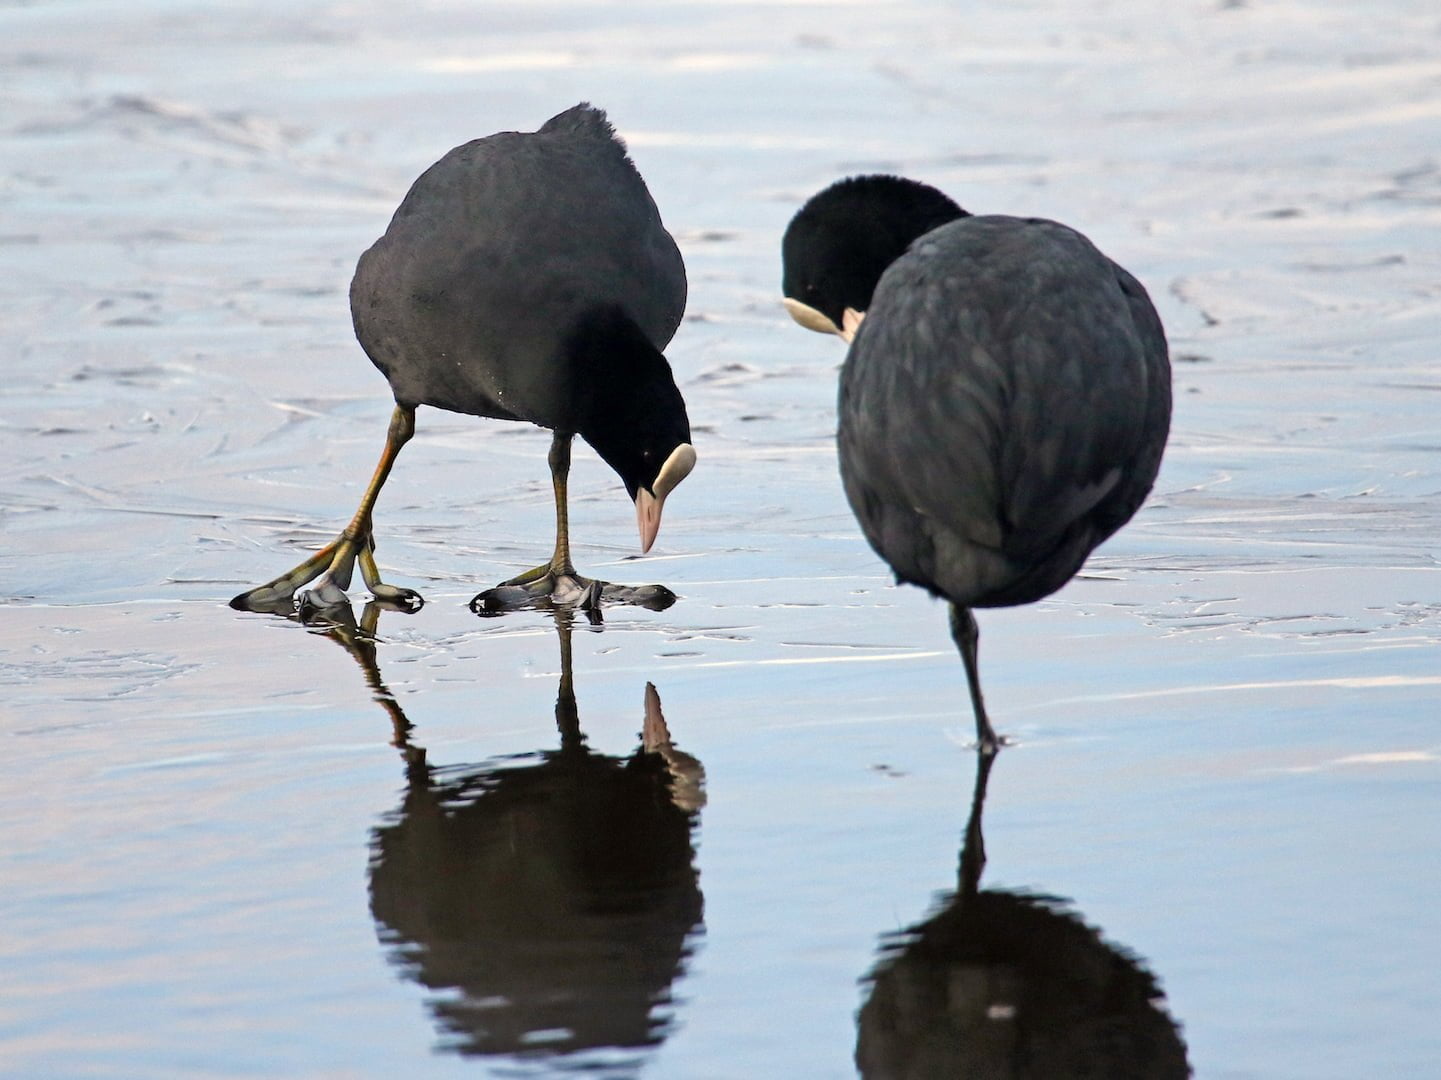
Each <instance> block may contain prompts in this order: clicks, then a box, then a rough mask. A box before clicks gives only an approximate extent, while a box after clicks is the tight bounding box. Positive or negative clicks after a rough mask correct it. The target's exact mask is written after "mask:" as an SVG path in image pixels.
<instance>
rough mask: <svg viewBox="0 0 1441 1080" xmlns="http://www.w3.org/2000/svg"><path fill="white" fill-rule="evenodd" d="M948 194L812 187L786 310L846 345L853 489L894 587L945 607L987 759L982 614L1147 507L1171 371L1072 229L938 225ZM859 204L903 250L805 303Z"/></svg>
mask: <svg viewBox="0 0 1441 1080" xmlns="http://www.w3.org/2000/svg"><path fill="white" fill-rule="evenodd" d="M938 195H939V193H937V192H935V191H934V189H930V188H927V187H925V186H924V185H920V184H917V183H915V182H914V181H900V180H897V178H894V177H863V178H857V179H852V180H847V181H843V182H841V183H840V184H837V185H834V186H833V187H832V188H829V189H827V190H826V191H823V192H822V193H820V194H819V195H817V196H815V197H814V198H813V199H812V200H811V201H810V202H809V203H807V204H806V206H805V207H804V208H803V209H802V210H801V212H800V213H799V214H797V216H796V219H795V221H793V222H792V225H791V228H790V229H789V230H788V233H787V238H786V245H785V248H784V254H785V260H786V270H785V275H786V276H785V281H786V295H787V307H788V308H789V309H790V310H791V312H792V314H793V315H795V316H796V318H797V321H798V322H801V323H802V324H803V325H806V326H810V327H812V328H815V329H830V330H833V331H834V332H836V333H840V334H841V335H842V336H843V337H847V339H848V340H851V339H853V340H852V343H851V347H850V351H849V353H848V354H847V357H846V361H845V365H844V367H843V368H842V371H841V380H840V400H839V432H838V446H839V454H840V466H841V478H842V482H843V484H844V486H845V491H846V496H847V498H848V499H849V501H850V504H851V507H852V509H853V510H854V511H855V514H856V517H857V519H858V520H859V522H860V524H861V528H862V530H863V531H864V533H865V535H866V538H867V539H868V540H869V541H870V543H871V546H872V547H874V548H875V550H876V551H877V553H878V554H880V556H881V557H882V558H883V559H885V560H886V561H887V562H888V563H889V564H890V565H891V568H892V569H893V570H894V571H895V574H896V577H897V579H898V580H899V581H902V582H910V583H912V584H916V585H920V586H921V587H922V588H925V589H927V590H929V591H930V592H931V593H933V594H934V595H936V596H939V597H942V598H944V599H946V600H948V601H949V602H950V604H951V609H952V629H953V633H954V635H955V637H956V640H957V644H958V646H959V647H960V650H961V653H962V656H963V658H964V659H965V662H966V667H967V673H968V677H969V681H970V687H971V695H972V704H973V707H974V710H975V714H976V724H977V732H978V734H979V737H980V740H981V744H982V746H983V748H993V747H994V746H995V745H996V739H995V735H994V732H993V731H992V729H991V726H990V722H989V720H988V719H987V717H986V713H985V709H984V705H983V703H982V700H981V693H980V683H979V674H978V671H977V668H976V637H977V633H978V632H977V629H976V625H975V619H974V616H973V615H972V614H971V609H972V608H978V607H1003V606H1009V605H1013V604H1025V603H1030V602H1032V601H1035V600H1039V599H1040V598H1042V597H1044V596H1047V595H1049V594H1050V593H1052V592H1054V591H1055V590H1056V589H1058V588H1060V587H1061V586H1062V585H1064V584H1065V583H1066V582H1067V581H1069V580H1070V579H1071V577H1072V576H1074V575H1075V573H1076V572H1077V571H1078V570H1079V569H1080V567H1081V565H1082V563H1083V562H1084V561H1085V559H1086V557H1087V556H1088V555H1089V554H1090V552H1091V551H1092V550H1093V549H1094V548H1095V547H1096V546H1097V545H1098V544H1100V543H1101V542H1102V541H1103V540H1105V539H1106V538H1107V537H1108V536H1110V535H1111V534H1112V533H1114V532H1115V531H1116V530H1117V529H1119V528H1120V527H1121V526H1122V525H1123V524H1125V523H1126V522H1127V521H1128V520H1129V519H1130V518H1131V516H1132V515H1133V514H1134V513H1135V512H1136V510H1137V508H1138V507H1139V506H1140V505H1141V503H1142V501H1143V500H1144V499H1145V497H1146V495H1147V493H1148V492H1149V491H1150V490H1151V486H1152V484H1153V483H1154V481H1155V478H1156V473H1157V471H1158V469H1159V468H1160V463H1161V455H1162V451H1163V450H1164V448H1165V443H1166V435H1167V432H1168V429H1169V426H1170V411H1171V380H1170V362H1169V360H1168V358H1167V348H1166V338H1165V333H1164V331H1163V329H1162V326H1161V322H1160V318H1159V317H1158V316H1157V314H1156V311H1155V308H1154V307H1153V306H1152V304H1151V301H1150V298H1149V297H1148V296H1147V294H1146V290H1145V289H1144V288H1143V287H1142V286H1141V284H1140V283H1139V282H1138V281H1137V280H1136V279H1135V278H1134V277H1132V276H1131V275H1130V274H1129V273H1128V272H1127V271H1126V270H1124V269H1123V268H1121V267H1120V266H1118V265H1117V264H1116V263H1114V262H1112V261H1111V260H1110V259H1108V258H1107V257H1106V256H1105V255H1103V254H1101V252H1100V251H1098V250H1097V249H1096V248H1095V246H1094V245H1092V244H1091V242H1090V241H1089V240H1087V239H1086V238H1085V237H1084V236H1082V235H1081V234H1080V233H1078V232H1076V231H1075V230H1073V229H1070V228H1067V227H1066V226H1064V225H1060V224H1057V223H1056V222H1053V221H1046V220H1043V219H1039V218H1015V217H1003V216H984V217H973V216H971V215H968V214H966V213H965V212H964V211H962V210H961V209H960V208H959V207H955V206H954V204H951V205H952V207H953V208H954V210H953V213H952V214H951V217H950V219H949V220H948V221H946V222H945V223H944V224H940V225H939V226H937V225H935V224H934V218H935V215H936V206H937V203H938V200H937V198H936V196H938ZM838 196H843V198H840V197H838ZM942 198H943V197H942ZM858 199H859V200H861V201H865V200H867V199H869V200H872V201H874V202H876V203H877V204H878V205H879V206H882V207H884V211H885V215H886V216H887V217H888V218H890V219H893V220H904V219H905V218H906V217H907V216H909V217H910V218H911V220H912V221H913V228H912V238H911V241H910V243H909V245H908V246H907V247H906V249H905V251H904V254H901V255H899V256H898V257H896V258H895V259H894V261H892V262H889V263H885V262H884V261H883V260H884V256H883V254H881V255H878V256H876V257H874V258H873V259H871V260H870V261H869V262H866V261H865V259H864V258H858V259H857V260H856V264H855V265H853V266H852V269H851V275H852V277H859V276H860V275H859V273H858V271H857V268H858V267H861V268H866V269H868V271H869V274H870V275H871V276H870V279H869V286H870V287H869V288H867V287H864V283H863V284H862V285H861V286H854V285H853V286H852V291H851V292H850V293H849V294H847V295H840V296H836V295H834V294H833V293H832V294H828V293H827V292H826V291H825V290H821V291H820V292H819V293H817V292H815V291H810V292H807V289H808V287H809V286H811V285H812V284H813V283H814V282H817V281H822V282H823V281H825V280H827V279H828V275H830V279H831V280H834V275H832V274H830V271H829V268H828V266H827V263H826V260H827V259H828V258H829V257H831V255H832V253H833V252H834V251H835V250H837V245H836V243H835V242H834V241H833V240H829V239H827V238H828V237H831V236H832V235H834V234H838V233H839V234H845V233H848V232H851V231H853V230H855V229H858V228H859V229H864V228H866V227H867V222H868V221H870V220H874V219H876V218H877V217H879V216H881V215H880V211H872V212H871V213H870V214H869V215H862V214H858V213H857V212H856V211H855V210H854V204H855V203H856V201H857V200H858ZM857 250H859V249H857ZM876 250H881V246H880V245H876ZM858 304H859V305H861V306H860V307H857V305H858Z"/></svg>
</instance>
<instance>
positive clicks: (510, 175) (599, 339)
mask: <svg viewBox="0 0 1441 1080" xmlns="http://www.w3.org/2000/svg"><path fill="white" fill-rule="evenodd" d="M685 301H686V277H685V264H684V263H683V262H682V261H681V256H680V251H679V250H678V249H677V248H676V245H675V241H674V240H673V239H671V236H670V234H669V233H668V232H666V229H665V226H664V225H662V224H661V220H660V214H659V212H658V211H657V210H656V206H655V203H654V202H653V201H652V199H651V197H650V192H649V191H648V190H647V189H646V186H645V182H644V181H643V180H642V179H641V177H640V173H638V172H637V171H636V169H635V166H634V165H633V164H632V163H631V160H630V158H629V157H628V156H627V155H626V148H625V144H624V143H622V142H621V140H620V139H619V138H618V137H617V136H616V134H615V131H614V130H613V129H612V127H611V125H610V123H609V122H608V121H607V120H606V116H605V113H604V112H602V111H601V110H600V109H597V108H594V107H592V106H590V105H588V104H584V103H582V104H580V105H577V106H575V107H574V108H572V109H567V110H566V111H565V112H563V113H561V114H559V115H558V116H555V117H552V118H551V119H550V120H548V121H546V122H545V124H544V125H542V126H541V128H540V130H539V131H536V132H525V133H522V132H515V131H507V132H501V133H500V134H496V135H491V136H489V137H488V138H484V139H477V140H475V141H474V142H469V143H466V144H465V145H463V146H458V147H456V148H455V149H454V150H452V151H451V152H450V153H448V154H446V155H445V156H444V157H443V158H441V159H440V160H439V161H438V162H436V163H435V164H434V165H432V166H431V167H430V168H429V169H427V170H426V171H425V172H424V173H422V174H421V176H420V178H419V179H418V180H416V181H415V183H414V185H412V187H411V189H410V191H409V193H408V194H407V195H406V196H405V199H404V200H403V201H402V202H401V204H400V208H399V209H398V210H396V212H395V216H394V217H393V218H392V219H391V222H390V226H389V228H387V229H386V231H385V235H384V236H382V237H381V238H380V239H379V240H377V241H376V242H375V244H374V245H373V246H372V247H371V248H370V250H368V251H367V252H365V254H364V255H362V256H361V257H360V263H359V265H358V266H357V267H356V270H355V278H354V280H353V281H352V282H351V285H350V309H351V314H352V316H353V319H354V323H355V334H356V337H358V338H359V339H360V344H361V346H362V347H363V348H364V349H365V352H366V354H367V355H368V356H369V357H370V359H371V361H372V362H373V363H374V364H375V366H376V367H377V368H379V369H380V370H381V372H382V373H383V374H384V375H385V377H386V378H387V379H389V380H390V385H391V389H392V390H393V391H394V394H395V411H394V412H393V413H392V415H391V420H390V431H389V435H388V437H387V439H386V443H385V451H384V453H383V454H382V455H381V459H380V464H379V466H378V467H377V468H376V470H375V476H374V478H373V479H372V480H371V482H370V485H369V486H368V487H367V488H366V491H365V494H364V496H363V497H362V498H361V501H360V507H359V509H358V510H356V512H355V517H354V518H352V519H351V522H350V524H349V525H347V526H346V528H345V530H344V531H343V532H342V533H341V534H340V536H338V537H337V538H336V539H335V541H334V542H333V543H331V544H329V545H327V546H326V547H325V548H323V549H321V550H320V551H319V552H317V553H316V554H315V555H313V556H312V557H311V558H309V559H307V560H305V562H303V563H301V564H300V565H299V566H297V567H295V568H294V569H293V570H291V571H289V572H288V573H285V574H282V575H281V576H280V577H278V578H276V579H275V580H274V581H271V582H269V583H268V584H266V585H262V586H260V587H259V588H256V589H252V590H250V591H249V592H246V593H243V594H241V595H240V596H237V597H236V598H235V599H234V600H232V601H231V605H232V606H233V607H237V608H241V609H246V610H275V609H276V608H277V607H288V606H289V605H290V602H291V598H292V596H293V595H294V593H295V591H296V590H297V589H299V588H300V587H301V586H303V585H305V584H306V583H308V582H310V581H312V580H315V582H316V583H315V585H314V586H313V587H312V590H311V591H310V592H309V593H307V594H306V597H307V598H308V600H309V601H310V602H311V603H318V604H320V605H322V606H323V605H327V604H331V603H335V602H338V601H339V600H341V599H343V598H344V590H345V589H346V588H347V587H348V586H349V585H350V578H351V573H352V571H353V569H354V566H355V564H356V563H357V562H358V563H359V564H360V572H361V575H362V577H363V578H364V579H365V584H366V585H367V586H368V587H369V589H370V591H371V592H372V593H373V594H374V595H375V597H376V598H377V599H379V600H384V601H390V602H392V603H396V604H399V605H402V606H406V607H411V608H417V607H419V606H420V603H421V599H420V596H419V594H417V593H415V592H414V591H412V590H410V589H404V588H399V587H397V586H395V585H389V584H386V583H385V582H383V581H381V579H380V574H379V571H378V569H377V567H376V563H375V555H374V551H375V541H374V536H373V533H372V526H371V514H372V511H373V510H374V507H375V501H376V497H377V496H378V495H379V493H380V489H381V486H382V485H383V484H384V483H385V479H386V477H387V476H388V475H389V473H390V469H391V466H392V465H393V464H394V462H395V458H396V455H397V454H398V453H399V452H400V448H401V447H402V446H404V445H405V443H406V442H407V441H408V440H409V439H410V437H411V435H412V434H413V433H414V431H415V410H416V407H417V406H420V405H430V406H433V407H435V408H439V409H449V410H450V411H452V412H459V413H468V414H470V415H472V416H486V417H493V418H496V419H501V420H525V421H529V422H530V423H533V424H537V425H539V426H541V427H544V428H549V429H551V431H552V432H553V433H554V436H553V439H552V442H551V449H550V457H549V462H550V469H551V478H552V481H553V484H554V488H555V514H556V541H555V551H554V554H553V555H552V556H551V558H550V561H549V562H547V563H545V564H543V565H541V566H538V567H536V568H535V569H534V570H530V571H527V572H526V573H524V574H521V575H519V576H518V577H516V578H513V579H511V580H510V581H508V582H506V583H505V584H504V586H502V587H501V588H500V589H496V590H488V591H487V592H485V593H482V594H480V595H479V596H477V597H476V599H475V601H473V606H475V607H476V608H477V610H480V609H482V608H487V607H492V606H496V604H499V605H502V606H503V605H505V604H507V603H511V602H514V601H516V599H517V597H519V598H520V600H521V601H522V602H523V601H524V600H525V599H527V598H537V597H552V596H553V597H554V598H555V599H557V600H562V599H566V600H578V601H579V602H580V603H581V604H582V605H583V606H585V607H587V608H592V607H594V606H595V605H596V604H597V603H598V600H599V596H600V591H601V589H600V587H601V585H602V583H601V582H594V581H590V580H588V579H585V578H580V577H578V576H577V575H576V573H575V568H574V566H573V565H572V564H571V558H570V542H569V530H568V524H567V514H566V476H567V473H568V471H569V468H570V444H571V440H572V438H574V437H575V436H576V435H579V436H581V437H582V438H583V439H585V441H586V442H588V443H589V444H590V445H591V446H592V447H593V448H594V449H595V451H596V452H597V453H598V454H599V455H600V456H601V457H602V458H603V459H604V460H605V461H606V462H607V463H608V464H609V465H610V466H611V468H613V469H614V470H615V471H616V472H617V473H618V474H619V475H620V478H621V480H622V482H623V483H624V484H625V487H626V491H627V492H628V493H629V495H630V497H631V498H632V499H634V501H635V509H636V520H637V524H638V525H639V528H640V541H641V549H642V551H647V550H649V549H650V546H651V544H652V543H653V542H654V540H655V537H656V532H657V530H658V529H659V528H660V516H661V507H662V505H663V504H664V502H665V500H666V496H667V495H669V494H670V492H671V491H672V490H673V489H674V488H675V486H676V485H677V484H678V483H680V482H681V480H683V479H684V478H685V477H686V475H687V474H688V473H689V472H690V470H691V468H692V467H693V466H694V464H695V450H694V449H693V448H692V446H691V442H690V422H689V420H688V418H687V416H686V409H685V402H684V401H683V400H682V399H681V394H680V391H679V390H678V389H677V388H676V384H675V379H674V378H673V377H672V375H671V370H670V365H669V364H668V363H667V362H666V359H665V357H664V356H663V355H661V350H662V349H663V348H664V347H665V346H666V345H667V344H668V343H669V341H670V339H671V336H672V335H673V334H674V333H675V331H676V328H677V327H678V326H679V325H680V321H681V316H682V314H683V313H684V311H685ZM316 579H318V580H316ZM492 601H495V602H494V603H492Z"/></svg>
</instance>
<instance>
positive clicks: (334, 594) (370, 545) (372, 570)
mask: <svg viewBox="0 0 1441 1080" xmlns="http://www.w3.org/2000/svg"><path fill="white" fill-rule="evenodd" d="M414 434H415V409H414V407H413V406H406V405H396V406H395V411H394V412H393V413H391V414H390V429H389V431H388V432H387V433H386V437H385V450H384V451H383V452H382V453H381V455H380V463H379V464H378V465H376V467H375V475H374V476H372V477H371V480H370V484H369V485H368V486H367V487H366V489H365V494H364V495H362V496H361V498H360V506H359V507H358V508H357V509H356V511H355V516H354V517H353V518H351V519H350V524H349V525H347V526H346V527H345V530H344V531H343V532H342V533H341V534H340V535H339V536H338V537H336V539H335V540H334V542H332V543H330V544H327V545H326V546H325V547H323V548H322V549H321V550H320V551H318V552H316V553H315V554H314V555H312V556H311V557H310V558H308V559H306V560H305V561H304V562H303V563H301V564H300V565H299V566H297V567H295V568H294V569H293V570H289V571H287V572H286V573H284V574H281V575H280V576H279V577H278V578H275V579H274V580H272V581H268V582H266V583H265V584H264V585H261V586H260V587H258V588H255V589H251V590H250V591H249V592H244V593H241V594H240V595H239V596H237V597H236V598H235V599H233V600H231V601H230V606H231V607H233V608H236V609H238V610H241V611H268V610H273V609H274V608H276V607H278V606H280V605H282V604H286V603H288V602H289V601H290V599H291V597H293V596H294V595H295V591H296V590H297V589H299V588H300V587H301V586H302V585H305V584H307V583H308V582H310V581H315V580H316V579H317V578H318V579H319V580H318V581H316V584H315V588H314V589H313V590H312V593H309V594H307V597H306V598H307V599H308V600H310V602H311V603H312V604H314V603H319V604H321V605H328V604H336V603H341V602H343V601H344V600H345V590H346V589H347V588H349V587H350V578H351V575H352V573H353V572H354V570H355V563H356V560H357V559H358V560H359V561H360V572H361V576H362V577H363V578H364V579H365V583H366V585H367V586H368V587H369V588H370V591H371V592H372V593H374V594H375V597H376V599H378V600H385V601H389V602H391V603H396V604H400V605H402V606H405V607H410V608H412V609H415V608H419V607H420V604H421V599H420V594H419V593H417V592H414V591H412V590H411V589H402V588H398V587H397V586H394V585H387V584H385V583H384V582H383V581H381V580H380V571H379V569H378V568H377V567H376V565H375V554H374V548H375V543H374V540H373V539H372V537H371V515H372V513H373V512H374V510H375V500H376V499H377V498H378V497H379V495H380V489H381V488H382V487H383V486H384V485H385V481H386V478H387V477H388V476H390V469H391V466H393V465H394V464H395V459H396V456H397V455H398V454H399V453H400V448H401V447H403V446H404V445H405V444H406V443H407V442H409V441H410V438H411V436H412V435H414Z"/></svg>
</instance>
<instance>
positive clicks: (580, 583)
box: [470, 569, 676, 622]
mask: <svg viewBox="0 0 1441 1080" xmlns="http://www.w3.org/2000/svg"><path fill="white" fill-rule="evenodd" d="M675 600H676V596H675V593H673V592H671V591H670V590H669V589H667V588H666V587H665V586H664V585H616V584H614V583H612V582H609V581H597V580H596V579H594V578H587V577H581V576H580V575H579V574H577V573H574V572H570V573H566V572H556V571H554V570H549V569H546V570H543V571H541V572H540V573H538V574H536V573H535V572H533V571H532V572H530V573H527V574H522V575H520V576H519V577H516V578H512V579H511V580H510V581H507V582H504V583H503V584H500V585H497V586H496V587H495V588H493V589H486V590H485V591H484V592H482V593H477V594H476V596H475V598H474V599H473V600H471V602H470V610H471V611H473V612H475V613H476V614H477V615H500V614H503V613H504V612H507V611H521V610H523V609H526V608H557V607H562V608H571V609H579V610H580V611H584V612H585V613H586V615H587V616H589V617H590V619H591V621H592V622H598V621H599V620H600V609H601V605H602V604H603V603H610V604H633V605H635V606H636V607H643V608H649V609H650V610H651V611H664V610H665V609H666V608H668V607H670V606H671V605H672V604H674V603H675Z"/></svg>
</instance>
